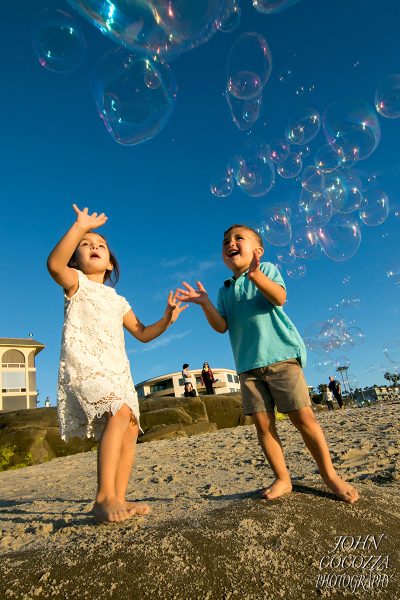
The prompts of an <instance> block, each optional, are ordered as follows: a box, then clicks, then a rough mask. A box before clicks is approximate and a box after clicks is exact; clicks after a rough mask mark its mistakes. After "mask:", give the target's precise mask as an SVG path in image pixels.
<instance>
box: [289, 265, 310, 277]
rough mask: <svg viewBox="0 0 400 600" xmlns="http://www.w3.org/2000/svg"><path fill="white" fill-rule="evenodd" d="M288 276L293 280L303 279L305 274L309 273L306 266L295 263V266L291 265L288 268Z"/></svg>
mask: <svg viewBox="0 0 400 600" xmlns="http://www.w3.org/2000/svg"><path fill="white" fill-rule="evenodd" d="M286 273H287V276H288V277H290V278H291V279H303V277H304V276H305V274H306V273H307V267H306V265H299V264H297V263H294V264H293V265H289V266H288V267H286Z"/></svg>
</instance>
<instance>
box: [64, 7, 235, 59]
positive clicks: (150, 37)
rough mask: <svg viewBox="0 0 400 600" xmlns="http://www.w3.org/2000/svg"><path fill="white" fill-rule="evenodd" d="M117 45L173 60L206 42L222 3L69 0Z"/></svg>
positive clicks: (221, 9) (212, 30)
mask: <svg viewBox="0 0 400 600" xmlns="http://www.w3.org/2000/svg"><path fill="white" fill-rule="evenodd" d="M68 2H69V4H70V5H71V6H72V7H73V8H75V9H76V10H78V11H79V12H80V13H81V14H82V15H83V16H85V17H86V18H87V19H88V20H89V21H90V22H91V23H93V24H94V25H95V26H96V27H98V29H100V31H101V32H102V33H104V34H105V35H107V36H109V37H110V38H112V39H113V41H114V42H116V43H117V44H121V45H123V46H126V47H127V48H129V49H131V50H134V51H136V52H139V53H141V54H146V55H150V56H164V57H168V58H173V57H175V56H178V55H179V54H181V53H182V52H184V51H185V50H189V49H191V48H195V47H196V46H199V45H200V44H202V43H204V42H206V41H207V40H208V39H209V38H210V37H211V35H213V33H214V32H215V31H216V28H215V26H214V22H215V20H216V19H218V17H219V16H220V14H221V12H223V11H224V10H225V8H226V6H225V5H226V2H225V1H223V0H129V1H127V0H113V2H110V1H108V0H68Z"/></svg>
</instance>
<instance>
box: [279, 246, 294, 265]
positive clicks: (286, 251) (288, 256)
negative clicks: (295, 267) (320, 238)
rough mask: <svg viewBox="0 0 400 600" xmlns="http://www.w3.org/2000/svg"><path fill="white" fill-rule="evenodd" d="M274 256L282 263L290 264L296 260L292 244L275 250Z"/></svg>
mask: <svg viewBox="0 0 400 600" xmlns="http://www.w3.org/2000/svg"><path fill="white" fill-rule="evenodd" d="M276 257H277V259H278V260H279V261H280V262H281V263H283V264H292V263H294V262H296V256H295V254H294V250H293V248H292V246H290V247H288V248H281V249H280V250H279V251H278V252H277V254H276Z"/></svg>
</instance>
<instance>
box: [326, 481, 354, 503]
mask: <svg viewBox="0 0 400 600" xmlns="http://www.w3.org/2000/svg"><path fill="white" fill-rule="evenodd" d="M325 483H326V485H327V486H328V488H330V489H331V490H332V492H333V493H334V494H335V495H336V496H337V497H338V498H339V500H343V502H347V503H348V504H354V503H355V502H357V500H358V498H359V494H358V492H357V490H356V489H355V488H353V486H352V485H350V484H349V483H347V481H344V479H342V478H341V477H339V475H336V477H334V478H333V479H330V480H327V481H325Z"/></svg>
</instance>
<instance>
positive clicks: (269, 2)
mask: <svg viewBox="0 0 400 600" xmlns="http://www.w3.org/2000/svg"><path fill="white" fill-rule="evenodd" d="M298 2H300V0H253V6H254V8H255V9H256V10H257V11H258V12H260V13H263V14H266V15H273V14H276V13H279V12H281V11H282V10H286V9H287V8H290V7H291V6H294V5H295V4H297V3H298Z"/></svg>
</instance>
